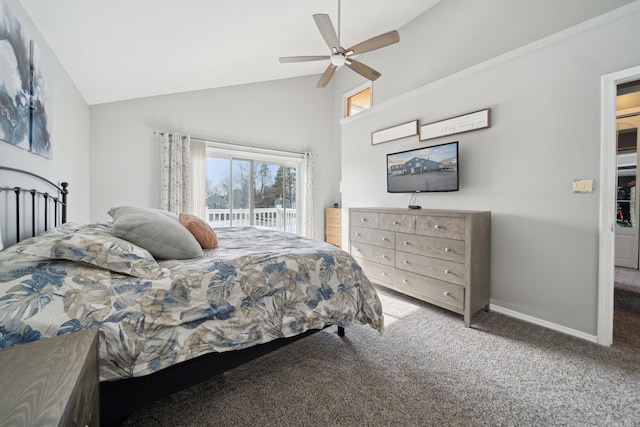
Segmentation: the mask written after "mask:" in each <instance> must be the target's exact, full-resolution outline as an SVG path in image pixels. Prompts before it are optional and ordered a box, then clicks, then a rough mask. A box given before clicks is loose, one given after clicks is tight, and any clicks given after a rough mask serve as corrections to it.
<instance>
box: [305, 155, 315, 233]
mask: <svg viewBox="0 0 640 427" xmlns="http://www.w3.org/2000/svg"><path fill="white" fill-rule="evenodd" d="M303 167H304V191H303V193H304V195H303V197H304V199H303V201H302V212H303V218H302V235H303V236H306V237H310V238H313V234H314V233H313V222H314V210H315V206H314V200H315V182H314V176H315V170H314V169H315V154H313V153H304V166H303Z"/></svg>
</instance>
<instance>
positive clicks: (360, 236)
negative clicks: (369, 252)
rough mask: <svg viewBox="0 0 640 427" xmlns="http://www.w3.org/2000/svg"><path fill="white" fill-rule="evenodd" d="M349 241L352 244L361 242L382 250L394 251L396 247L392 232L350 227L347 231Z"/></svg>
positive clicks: (394, 236)
mask: <svg viewBox="0 0 640 427" xmlns="http://www.w3.org/2000/svg"><path fill="white" fill-rule="evenodd" d="M349 239H350V240H351V241H352V242H362V243H367V244H369V245H374V246H380V247H383V248H389V249H394V248H395V247H396V233H394V232H392V231H384V230H371V229H369V228H362V227H351V228H350V231H349Z"/></svg>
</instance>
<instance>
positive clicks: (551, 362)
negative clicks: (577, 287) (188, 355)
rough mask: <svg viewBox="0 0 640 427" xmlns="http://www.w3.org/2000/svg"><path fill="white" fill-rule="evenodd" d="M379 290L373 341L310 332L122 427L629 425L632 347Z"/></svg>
mask: <svg viewBox="0 0 640 427" xmlns="http://www.w3.org/2000/svg"><path fill="white" fill-rule="evenodd" d="M379 294H380V297H381V299H382V303H383V307H384V310H385V322H386V330H385V332H384V334H382V335H380V334H378V333H377V332H376V331H374V330H373V329H371V328H369V327H365V326H354V327H351V328H347V330H346V336H345V337H344V338H341V337H339V336H338V335H337V334H336V332H335V328H330V329H328V330H324V331H321V332H318V333H316V334H314V335H312V336H309V337H307V338H304V339H302V340H300V341H297V342H295V343H293V344H291V345H289V346H287V347H285V348H282V349H279V350H277V351H275V352H273V353H271V354H269V355H266V356H264V357H262V358H259V359H257V360H254V361H252V362H250V363H248V364H246V365H243V366H241V367H239V368H237V369H234V370H232V371H229V372H226V373H224V374H222V375H219V376H217V377H214V378H212V379H210V380H207V381H204V382H202V383H200V384H198V385H196V386H193V387H191V388H189V389H187V390H184V391H181V392H178V393H175V394H173V395H171V396H169V397H167V398H165V399H163V400H160V401H158V402H155V403H153V404H151V405H149V406H147V407H145V408H143V409H142V410H140V411H138V412H136V413H134V414H133V415H132V416H131V417H130V418H129V419H128V420H127V423H125V425H127V424H128V425H135V426H257V425H259V426H267V427H268V426H315V425H321V426H556V425H557V426H605V425H606V426H640V346H639V345H638V342H636V341H633V340H632V341H625V340H624V337H620V336H618V337H616V338H617V340H616V341H615V342H614V345H613V346H611V347H603V346H599V345H597V344H594V343H591V342H588V341H585V340H582V339H579V338H575V337H572V336H568V335H565V334H562V333H560V332H556V331H553V330H549V329H547V328H543V327H540V326H536V325H533V324H530V323H527V322H523V321H520V320H517V319H513V318H509V317H506V316H504V315H502V314H500V313H495V312H489V313H487V312H483V311H481V312H479V313H478V314H476V315H475V316H474V318H473V321H472V328H465V327H464V325H463V321H462V316H460V315H457V314H454V313H450V312H448V311H445V310H442V309H439V308H437V307H434V306H432V305H429V304H426V303H422V302H420V301H417V300H414V299H411V298H408V297H405V296H403V295H401V294H398V293H395V292H392V291H389V290H385V289H380V290H379ZM621 304H624V302H622V303H621ZM616 321H617V322H618V323H620V322H623V323H624V322H627V320H623V319H621V318H617V319H616ZM627 323H628V322H627ZM637 325H638V324H637V323H636V326H637ZM617 326H619V325H617ZM623 327H624V325H623ZM632 327H633V325H632ZM636 331H638V329H636Z"/></svg>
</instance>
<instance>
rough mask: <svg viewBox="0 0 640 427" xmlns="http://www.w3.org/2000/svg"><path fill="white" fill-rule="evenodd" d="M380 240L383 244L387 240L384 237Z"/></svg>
mask: <svg viewBox="0 0 640 427" xmlns="http://www.w3.org/2000/svg"><path fill="white" fill-rule="evenodd" d="M380 240H382V241H383V242H386V241H387V240H388V239H387V238H386V237H383V238H382V239H380Z"/></svg>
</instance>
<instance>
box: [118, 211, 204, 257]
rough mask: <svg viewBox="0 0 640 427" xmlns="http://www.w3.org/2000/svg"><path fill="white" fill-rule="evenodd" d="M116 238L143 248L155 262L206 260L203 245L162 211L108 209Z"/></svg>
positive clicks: (174, 216) (170, 214)
mask: <svg viewBox="0 0 640 427" xmlns="http://www.w3.org/2000/svg"><path fill="white" fill-rule="evenodd" d="M109 215H111V217H112V218H113V228H112V230H113V234H114V235H115V236H116V237H120V238H121V239H125V240H128V241H129V242H131V243H133V244H136V245H138V246H141V247H143V248H145V249H146V250H148V251H149V252H151V254H152V255H153V256H154V257H155V258H161V259H189V258H200V257H202V256H204V253H203V252H202V248H201V247H200V243H198V241H197V240H196V239H195V237H193V235H192V234H191V232H190V231H189V230H188V229H187V228H186V227H185V226H183V225H182V224H180V222H179V221H178V216H177V215H174V214H172V213H170V212H167V211H161V210H159V209H152V208H142V207H135V206H120V207H115V208H111V209H109Z"/></svg>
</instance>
